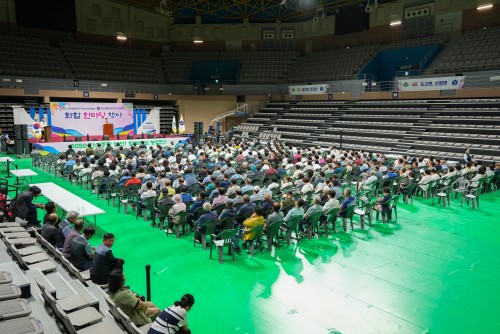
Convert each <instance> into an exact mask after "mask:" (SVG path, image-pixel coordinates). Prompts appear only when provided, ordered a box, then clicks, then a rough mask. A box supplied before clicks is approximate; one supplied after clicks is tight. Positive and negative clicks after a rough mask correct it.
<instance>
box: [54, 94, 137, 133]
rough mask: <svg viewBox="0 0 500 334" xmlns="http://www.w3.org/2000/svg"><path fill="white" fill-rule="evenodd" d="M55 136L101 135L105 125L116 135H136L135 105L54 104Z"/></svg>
mask: <svg viewBox="0 0 500 334" xmlns="http://www.w3.org/2000/svg"><path fill="white" fill-rule="evenodd" d="M50 113H51V126H52V135H53V136H63V135H70V136H86V135H87V134H88V135H102V126H103V124H105V123H106V122H107V123H109V124H113V127H114V134H115V135H116V134H118V133H119V134H120V135H128V134H134V111H133V105H132V103H91V102H51V103H50Z"/></svg>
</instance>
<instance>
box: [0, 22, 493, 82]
mask: <svg viewBox="0 0 500 334" xmlns="http://www.w3.org/2000/svg"><path fill="white" fill-rule="evenodd" d="M447 40H448V39H447V38H442V37H426V38H420V39H411V40H405V41H401V42H395V43H393V44H391V45H388V46H383V48H402V47H413V46H418V45H428V44H443V43H444V42H446V41H447ZM498 40H500V27H493V28H488V29H482V30H478V31H469V32H466V33H464V34H463V35H461V36H459V37H457V39H456V41H454V42H453V41H452V42H450V43H448V44H447V46H446V47H445V49H444V51H443V52H441V54H440V55H438V57H437V58H436V60H435V61H434V62H433V63H432V64H431V66H430V67H429V69H428V71H427V73H456V72H464V71H475V70H488V69H495V68H498V67H499V66H500V57H499V56H500V45H499V43H497V41H498ZM59 44H60V48H61V50H62V52H63V54H64V56H65V59H66V61H67V62H68V64H69V67H70V69H71V71H72V72H73V73H74V76H75V78H76V79H89V80H109V81H131V82H148V83H158V82H159V80H162V79H161V76H160V78H159V77H158V76H157V75H156V73H155V72H156V69H155V64H154V62H153V60H154V59H153V58H152V57H151V56H150V55H149V53H148V52H147V51H144V50H138V49H133V48H128V47H120V46H113V45H105V44H97V43H89V42H80V41H75V40H61V41H60V43H59ZM379 49H380V46H379V45H364V46H359V47H350V48H346V49H338V50H333V51H328V52H321V53H315V54H312V55H307V56H299V54H298V53H297V51H295V50H254V51H222V50H203V51H193V50H190V51H170V52H164V53H163V55H162V58H161V60H162V65H163V70H164V74H165V77H166V78H165V81H166V82H167V83H179V82H185V81H186V80H187V77H188V74H189V70H190V67H191V63H192V62H193V61H203V60H206V61H239V62H240V63H241V69H240V78H239V81H240V83H246V84H258V83H277V82H310V81H324V80H329V81H332V80H342V79H351V78H352V77H353V75H355V74H356V73H358V71H359V70H360V69H361V68H362V67H363V66H365V65H366V64H367V63H368V62H369V60H370V59H371V58H372V57H373V56H374V55H375V53H376V52H377V50H379ZM54 50H57V48H56V49H54V48H52V47H51V46H50V45H49V43H48V41H47V40H46V39H44V38H43V37H32V36H29V35H22V34H0V58H1V59H2V62H1V63H0V74H11V75H19V76H39V77H65V71H64V68H65V66H62V65H61V64H60V60H59V59H58V57H56V56H54ZM67 71H69V70H67ZM68 75H70V74H69V73H68Z"/></svg>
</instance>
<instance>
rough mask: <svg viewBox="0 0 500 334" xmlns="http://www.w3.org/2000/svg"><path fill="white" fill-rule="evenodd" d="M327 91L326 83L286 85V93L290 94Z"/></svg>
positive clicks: (309, 93) (323, 92)
mask: <svg viewBox="0 0 500 334" xmlns="http://www.w3.org/2000/svg"><path fill="white" fill-rule="evenodd" d="M327 91H328V85H327V84H316V85H302V86H288V93H289V94H290V95H313V94H326V93H327Z"/></svg>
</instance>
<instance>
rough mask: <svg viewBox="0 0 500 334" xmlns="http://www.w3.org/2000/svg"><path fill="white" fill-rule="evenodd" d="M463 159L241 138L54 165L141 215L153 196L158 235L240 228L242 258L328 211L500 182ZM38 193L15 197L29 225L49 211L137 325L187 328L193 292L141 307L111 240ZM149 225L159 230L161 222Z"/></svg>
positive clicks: (79, 156) (55, 232)
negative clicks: (117, 193) (260, 237)
mask: <svg viewBox="0 0 500 334" xmlns="http://www.w3.org/2000/svg"><path fill="white" fill-rule="evenodd" d="M391 160H392V161H391ZM464 162H465V164H464V165H462V164H454V165H453V166H452V165H451V164H449V163H448V162H447V161H446V160H442V159H435V158H433V157H430V158H428V159H426V158H423V157H409V156H399V157H394V159H389V158H388V157H386V156H384V154H369V153H367V152H363V151H354V150H350V151H342V150H338V149H336V147H332V148H330V149H322V148H320V147H310V148H297V147H292V146H289V147H287V146H285V145H282V144H280V143H276V142H275V143H265V144H262V143H259V142H238V141H235V142H231V143H228V144H225V145H215V144H211V143H205V144H193V143H190V142H186V143H178V144H176V145H174V144H173V143H172V144H171V145H167V146H166V147H161V146H157V147H149V148H147V147H145V146H144V145H141V146H139V147H137V146H132V147H131V148H129V149H128V148H127V149H124V148H122V147H116V148H112V147H111V146H109V145H108V146H107V147H105V148H103V149H102V150H100V152H98V151H97V150H96V151H94V150H92V149H91V148H90V149H87V150H86V151H85V152H75V151H74V150H73V149H72V148H71V146H69V149H68V151H67V152H65V153H64V154H61V155H60V157H59V160H58V162H57V163H58V164H59V165H61V166H64V167H63V168H62V169H61V172H63V173H66V174H67V175H68V176H70V177H71V178H76V179H77V180H78V181H79V182H84V181H85V180H84V178H87V179H88V180H87V181H88V182H89V183H91V184H92V186H93V191H94V192H99V193H105V192H107V191H108V190H109V189H110V188H109V183H110V182H112V183H113V184H114V186H121V187H122V189H123V190H124V191H125V190H126V189H133V190H134V192H135V193H136V194H137V196H136V201H135V202H133V204H132V205H133V206H135V207H136V208H137V210H139V211H141V210H147V209H148V205H147V202H148V200H149V199H153V200H154V211H155V212H156V217H157V218H159V221H160V228H163V221H164V220H167V227H166V228H167V232H168V233H171V232H172V231H171V229H172V228H173V227H174V226H175V225H177V224H180V223H181V221H182V215H184V217H185V220H186V223H187V224H189V225H190V228H191V229H192V230H194V231H195V239H196V240H198V241H200V242H201V239H202V238H201V237H202V235H203V234H205V233H206V230H207V222H209V221H212V222H213V221H215V233H216V234H218V233H220V232H222V231H224V230H225V229H228V228H231V229H236V230H238V231H240V232H239V233H237V234H236V235H235V236H234V238H233V242H234V249H235V251H236V252H240V251H241V250H240V245H239V241H240V239H242V240H243V245H242V247H246V246H248V243H249V242H250V241H252V240H253V239H254V238H255V228H257V227H259V226H262V231H263V233H264V234H267V233H268V230H269V227H270V226H271V225H273V224H275V223H278V224H279V225H280V227H281V229H282V230H284V231H286V230H287V229H289V228H291V227H292V226H293V224H296V226H297V227H298V229H299V230H300V231H301V235H302V236H303V235H304V232H305V228H306V227H308V226H309V225H310V224H311V217H315V216H316V217H319V219H320V223H321V224H325V223H326V220H327V216H328V215H329V214H330V213H334V214H335V216H338V217H346V215H347V214H348V212H350V210H351V211H352V209H353V208H354V207H355V206H357V205H358V206H360V207H363V206H364V205H366V203H370V202H371V203H372V204H373V208H374V209H375V210H377V211H380V212H382V213H383V214H389V216H390V208H389V203H390V201H391V199H392V198H393V196H392V195H391V194H404V195H407V196H416V195H417V194H418V192H419V191H420V192H422V193H426V192H428V191H429V189H430V187H435V184H439V185H440V186H441V187H446V186H450V185H452V184H454V182H455V181H456V180H457V179H459V178H462V179H468V180H469V182H470V183H469V187H470V188H471V189H473V188H477V187H480V186H483V185H486V184H488V183H490V184H491V183H496V182H498V180H499V177H500V163H497V164H495V165H490V166H484V165H483V164H482V163H481V161H473V160H472V158H471V160H470V161H464ZM32 188H36V187H32ZM32 188H30V190H29V191H28V192H26V194H25V193H23V194H21V195H19V198H26V200H25V202H23V203H21V202H18V206H19V205H21V204H22V205H25V206H27V208H26V209H25V210H24V211H26V212H29V213H30V215H31V216H30V220H31V221H33V218H32V217H33V212H34V216H35V219H36V208H37V207H39V208H44V209H45V210H46V211H47V214H46V215H45V217H44V219H43V221H44V225H43V227H42V228H41V234H42V236H43V237H44V238H46V239H47V240H48V241H49V242H50V243H52V244H53V245H54V246H55V247H57V248H58V249H60V250H61V251H62V252H63V254H64V256H66V257H67V258H68V259H69V260H70V261H71V262H72V263H73V264H74V265H75V266H76V267H77V268H78V269H80V270H86V269H90V276H91V279H92V281H93V282H95V283H97V284H107V283H108V282H109V290H110V296H111V298H112V299H113V300H114V301H115V302H116V303H117V305H118V306H119V307H121V308H122V309H123V310H124V311H125V312H126V313H127V315H129V316H130V317H131V319H132V320H133V321H134V322H135V323H136V324H137V325H142V324H145V323H150V322H151V321H155V323H154V325H153V326H152V327H151V329H150V333H169V331H165V328H169V326H171V325H173V324H174V323H175V325H176V326H177V327H176V328H177V329H176V330H179V329H184V330H185V331H188V328H187V318H186V312H187V311H189V309H190V308H191V307H192V305H193V304H194V299H193V297H192V296H191V295H185V296H183V298H182V299H181V301H179V302H176V303H175V304H174V305H173V306H172V307H170V308H168V309H166V310H164V311H162V312H160V310H159V309H158V308H157V307H156V306H154V305H153V304H151V303H149V302H145V301H144V299H143V298H141V297H140V296H137V295H136V294H134V293H133V292H131V291H130V290H128V289H126V288H125V285H124V283H125V276H124V275H123V272H122V267H123V265H124V260H122V259H118V258H115V257H114V256H113V253H112V251H111V247H112V246H113V244H114V236H113V235H112V234H111V233H106V234H105V235H104V237H103V242H102V244H101V245H99V246H98V247H97V248H96V249H94V248H92V247H91V246H90V244H89V243H88V240H89V239H90V238H91V237H92V236H93V235H94V233H95V230H94V228H93V227H86V228H83V222H82V220H79V219H78V214H77V213H76V212H73V211H71V212H68V214H67V215H66V218H65V219H64V220H63V221H61V220H60V219H59V218H58V217H57V214H56V213H55V212H56V207H55V204H54V203H51V202H49V203H47V204H45V205H44V206H43V205H38V204H37V205H36V206H35V205H34V204H33V203H32V202H31V201H32V200H33V198H34V197H36V196H37V195H39V194H40V192H39V189H38V190H37V189H32ZM114 189H115V188H114ZM379 195H380V196H379ZM359 203H361V204H359ZM18 211H19V208H18ZM24 211H23V212H24ZM23 218H26V217H23ZM34 224H36V222H35V223H34ZM152 225H153V227H155V226H156V224H155V220H153V223H152ZM344 229H346V227H345V225H344ZM155 319H156V320H155Z"/></svg>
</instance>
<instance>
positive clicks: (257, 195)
mask: <svg viewBox="0 0 500 334" xmlns="http://www.w3.org/2000/svg"><path fill="white" fill-rule="evenodd" d="M263 199H264V197H263V196H262V194H261V193H260V187H259V186H255V187H253V195H252V196H250V202H252V203H253V202H255V201H262V200H263Z"/></svg>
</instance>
